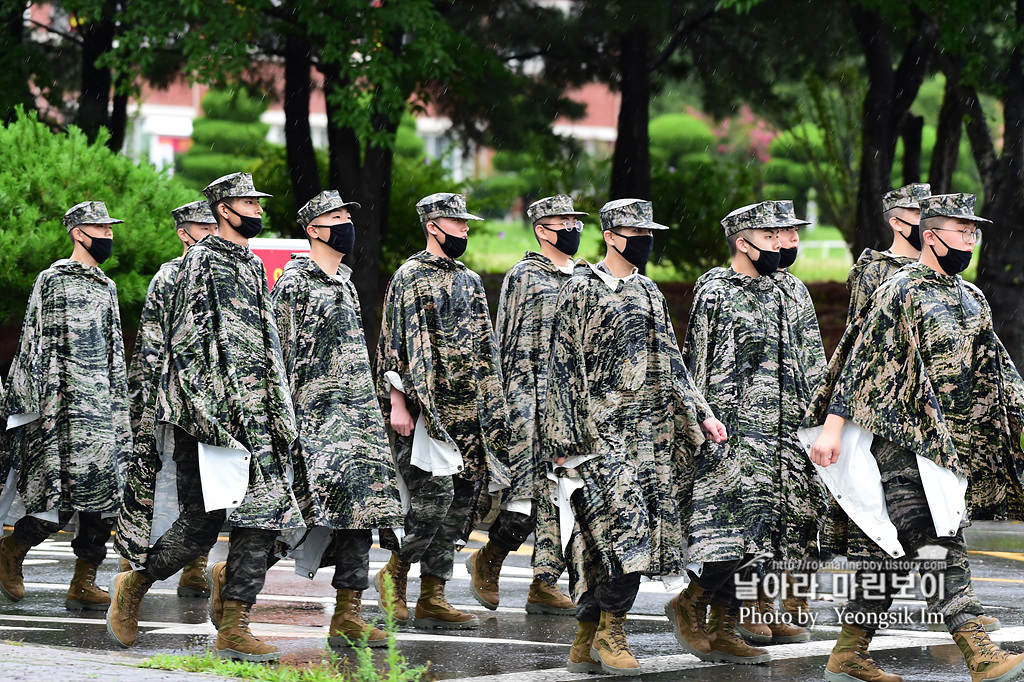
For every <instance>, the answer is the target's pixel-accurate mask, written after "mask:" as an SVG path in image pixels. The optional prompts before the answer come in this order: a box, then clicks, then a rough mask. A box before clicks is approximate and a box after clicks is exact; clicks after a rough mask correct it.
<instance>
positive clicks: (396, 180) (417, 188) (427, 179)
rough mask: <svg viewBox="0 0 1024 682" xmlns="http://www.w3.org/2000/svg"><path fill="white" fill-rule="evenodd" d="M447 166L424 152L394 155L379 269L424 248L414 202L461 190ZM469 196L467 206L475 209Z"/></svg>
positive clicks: (385, 269)
mask: <svg viewBox="0 0 1024 682" xmlns="http://www.w3.org/2000/svg"><path fill="white" fill-rule="evenodd" d="M460 191H462V187H461V186H460V185H458V184H457V183H454V182H452V181H451V177H450V176H449V174H448V169H446V168H445V167H444V165H443V164H442V163H441V162H439V161H431V160H430V159H428V158H427V157H426V156H420V157H416V158H409V157H404V156H395V159H394V165H393V167H392V172H391V210H390V211H389V212H388V230H387V234H386V235H385V236H384V243H383V245H382V246H381V255H380V271H381V272H394V271H395V270H397V269H398V266H399V265H401V264H402V263H404V262H405V259H406V258H408V257H409V256H411V255H412V254H414V253H416V252H417V251H420V250H422V249H423V247H424V244H425V241H424V238H423V228H422V227H421V226H420V219H419V216H418V215H417V214H416V202H417V201H419V200H420V199H422V198H423V197H425V196H427V195H428V194H433V193H434V192H460ZM472 201H473V200H472V199H470V210H475V208H474V207H473V203H472Z"/></svg>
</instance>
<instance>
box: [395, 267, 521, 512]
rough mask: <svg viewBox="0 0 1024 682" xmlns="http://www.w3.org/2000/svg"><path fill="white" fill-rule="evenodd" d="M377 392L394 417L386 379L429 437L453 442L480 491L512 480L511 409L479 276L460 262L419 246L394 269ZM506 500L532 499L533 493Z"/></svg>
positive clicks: (501, 487)
mask: <svg viewBox="0 0 1024 682" xmlns="http://www.w3.org/2000/svg"><path fill="white" fill-rule="evenodd" d="M376 365H377V377H376V381H377V395H378V397H379V398H380V400H381V404H382V406H383V410H384V414H385V416H386V417H388V418H390V414H391V382H390V381H388V379H387V378H386V377H385V373H386V372H395V373H397V374H398V376H399V377H401V379H402V383H403V386H404V388H405V399H406V401H407V402H409V401H412V406H414V407H416V408H417V409H419V410H420V412H421V414H422V416H423V420H424V423H425V425H426V430H427V434H428V435H429V436H430V437H431V438H433V439H435V440H439V441H442V442H446V443H449V444H451V445H453V446H455V447H456V448H457V449H458V451H459V452H460V453H461V455H462V459H463V464H464V465H465V468H464V469H463V471H462V474H461V475H462V476H464V477H465V478H467V479H470V480H474V481H480V482H482V483H484V484H485V485H484V491H486V490H487V488H490V489H491V490H502V491H503V493H504V492H508V491H505V490H504V489H506V488H508V487H509V485H510V484H511V483H512V480H511V473H510V472H509V466H508V408H507V407H506V405H505V395H504V393H503V391H502V386H501V367H500V363H499V360H498V348H497V344H496V343H495V339H494V329H493V327H492V326H491V317H490V314H489V312H488V309H487V297H486V295H485V293H484V287H483V283H482V282H481V281H480V276H479V275H477V274H476V273H475V272H473V271H472V270H470V269H468V268H467V267H466V266H465V265H463V264H462V263H460V262H459V261H456V260H452V259H450V258H444V257H442V256H435V255H433V254H431V253H428V252H427V251H420V252H419V253H416V254H414V255H412V256H410V257H409V258H408V259H407V260H406V261H405V263H403V264H402V266H401V267H399V268H398V270H397V271H396V272H395V274H394V276H393V277H392V278H391V282H390V284H388V290H387V293H386V295H385V298H384V319H383V320H382V322H381V330H380V339H379V342H378V344H377V362H376ZM516 492H517V491H512V492H511V493H510V494H509V495H508V496H506V498H505V499H516V498H517V497H530V491H529V490H524V491H523V494H521V495H516V494H514V493H516Z"/></svg>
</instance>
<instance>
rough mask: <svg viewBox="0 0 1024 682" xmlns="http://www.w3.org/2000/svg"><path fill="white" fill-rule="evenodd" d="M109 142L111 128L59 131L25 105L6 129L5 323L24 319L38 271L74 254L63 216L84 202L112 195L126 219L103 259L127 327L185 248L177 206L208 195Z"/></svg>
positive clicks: (1, 247)
mask: <svg viewBox="0 0 1024 682" xmlns="http://www.w3.org/2000/svg"><path fill="white" fill-rule="evenodd" d="M105 144H106V135H101V137H100V139H97V140H96V141H95V142H94V143H93V144H89V142H88V140H87V139H86V137H85V135H84V134H83V133H82V131H80V130H79V129H78V128H75V127H71V128H69V130H68V132H67V134H64V133H54V132H52V131H51V130H50V129H49V128H48V127H47V126H45V125H44V124H42V123H40V122H38V120H37V119H36V116H35V114H34V113H33V114H25V113H24V112H23V111H21V110H19V113H18V116H17V120H16V121H15V122H13V123H11V124H10V125H8V126H7V127H5V128H2V129H0V168H2V169H3V172H2V173H0V215H4V216H6V220H5V221H4V223H3V226H2V227H0V324H6V325H10V324H15V325H16V324H18V323H20V321H21V319H22V317H23V316H24V313H25V305H26V304H27V302H28V297H29V294H30V292H31V290H32V283H33V281H34V280H35V278H36V275H38V274H39V272H40V271H42V270H44V269H46V268H47V267H49V266H50V264H51V263H52V262H53V261H56V260H59V259H61V258H67V257H68V256H69V255H70V254H71V250H72V244H71V241H70V239H69V238H68V236H67V230H66V229H65V228H64V226H63V224H62V223H61V218H62V217H63V215H64V213H65V212H66V211H67V210H68V209H69V208H71V207H72V206H74V205H75V204H77V203H79V202H82V201H90V200H95V201H105V202H106V204H107V210H108V211H109V212H110V214H111V215H112V216H114V217H115V218H121V219H122V220H124V221H125V222H124V224H122V225H115V226H114V255H113V256H112V257H111V258H110V260H108V261H107V262H106V263H105V264H104V265H103V266H102V268H103V270H104V271H105V272H106V273H107V274H108V275H109V276H110V277H112V278H113V280H114V281H115V282H116V283H117V290H118V299H119V302H120V305H121V316H122V321H123V323H124V326H125V328H127V329H130V328H133V327H134V326H135V324H136V323H137V321H138V317H139V313H140V311H141V309H142V303H143V301H144V300H145V297H146V289H147V287H148V286H149V280H150V279H151V278H152V276H153V275H154V274H155V273H156V271H157V269H158V268H159V267H160V265H161V264H162V263H164V262H165V261H167V260H170V259H171V258H173V257H174V256H177V255H180V252H181V242H180V241H179V240H178V238H177V236H176V234H175V231H174V223H173V221H172V220H171V209H172V208H174V207H176V206H180V205H182V204H185V203H188V202H190V201H195V200H196V199H201V198H202V196H201V195H199V194H197V193H196V192H194V191H190V190H188V189H186V188H185V187H183V186H182V185H181V184H179V183H178V182H177V181H176V180H174V179H172V178H168V177H166V176H165V175H163V174H161V173H159V172H157V171H156V170H155V169H153V168H152V167H151V166H149V165H146V164H143V165H138V166H137V165H135V164H134V163H133V162H132V161H131V159H128V158H126V157H124V156H121V155H119V154H115V153H113V152H111V151H110V150H109V149H107V148H106V146H105Z"/></svg>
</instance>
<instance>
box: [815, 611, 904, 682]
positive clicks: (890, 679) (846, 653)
mask: <svg viewBox="0 0 1024 682" xmlns="http://www.w3.org/2000/svg"><path fill="white" fill-rule="evenodd" d="M874 634H875V633H874V631H873V630H868V629H867V628H862V627H858V626H856V625H844V626H843V629H842V631H841V632H840V633H839V639H838V640H837V641H836V645H835V646H834V647H832V654H831V655H830V656H829V657H828V663H827V664H826V665H825V679H826V680H828V682H848V681H849V680H851V679H854V680H863V681H864V682H903V678H902V677H900V676H899V675H892V674H890V673H887V672H885V671H884V670H882V669H881V668H879V667H878V664H877V663H875V662H874V660H872V658H871V654H869V653H868V646H869V645H870V644H871V638H872V637H873V636H874Z"/></svg>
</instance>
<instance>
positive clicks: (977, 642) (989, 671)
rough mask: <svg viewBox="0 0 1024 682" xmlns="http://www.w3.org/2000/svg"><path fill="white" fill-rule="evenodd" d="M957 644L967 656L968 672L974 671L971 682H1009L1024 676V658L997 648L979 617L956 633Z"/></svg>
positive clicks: (1022, 655) (954, 638) (954, 637)
mask: <svg viewBox="0 0 1024 682" xmlns="http://www.w3.org/2000/svg"><path fill="white" fill-rule="evenodd" d="M953 641H955V642H956V645H957V646H958V647H960V653H962V654H963V655H964V661H965V662H966V663H967V669H968V670H970V671H971V682H981V680H998V681H999V682H1007V681H1008V680H1015V679H1017V678H1018V677H1020V676H1021V675H1022V674H1024V654H1014V653H1011V652H1009V651H1006V650H1004V649H1000V648H999V647H998V646H996V645H995V643H994V642H993V641H992V640H991V639H989V638H988V633H987V632H985V625H984V624H983V623H982V622H981V619H979V618H978V617H977V616H975V617H974V618H971V619H970V620H969V621H967V622H966V623H964V624H963V625H961V626H960V627H959V628H958V629H957V630H956V631H955V632H954V633H953Z"/></svg>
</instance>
